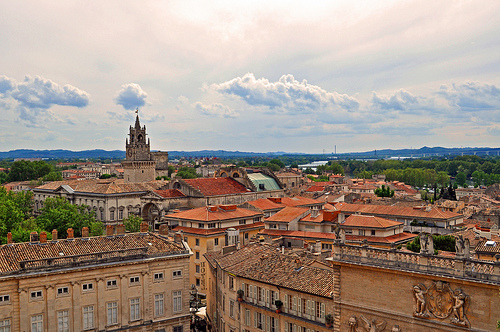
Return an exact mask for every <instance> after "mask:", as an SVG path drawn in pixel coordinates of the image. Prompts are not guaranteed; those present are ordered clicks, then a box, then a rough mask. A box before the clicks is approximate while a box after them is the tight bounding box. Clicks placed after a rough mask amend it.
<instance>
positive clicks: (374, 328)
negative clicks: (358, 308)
mask: <svg viewBox="0 0 500 332" xmlns="http://www.w3.org/2000/svg"><path fill="white" fill-rule="evenodd" d="M360 318H361V320H362V321H363V323H364V324H363V327H364V329H365V330H366V332H381V331H383V330H385V326H386V325H387V322H386V321H382V322H380V323H377V322H376V321H375V319H372V320H371V321H369V320H368V319H366V317H365V316H363V315H361V316H360Z"/></svg>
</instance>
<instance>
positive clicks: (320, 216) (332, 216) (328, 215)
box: [300, 210, 340, 223]
mask: <svg viewBox="0 0 500 332" xmlns="http://www.w3.org/2000/svg"><path fill="white" fill-rule="evenodd" d="M339 213H340V212H339V211H330V210H321V211H317V216H316V217H313V216H314V214H313V213H309V214H308V215H307V216H305V217H304V218H302V219H300V221H303V222H313V223H322V222H337V220H338V215H339Z"/></svg>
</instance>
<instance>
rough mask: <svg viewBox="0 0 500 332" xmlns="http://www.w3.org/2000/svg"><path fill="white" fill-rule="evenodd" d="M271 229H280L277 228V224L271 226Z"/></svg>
mask: <svg viewBox="0 0 500 332" xmlns="http://www.w3.org/2000/svg"><path fill="white" fill-rule="evenodd" d="M269 228H270V229H276V228H278V227H277V225H276V224H270V225H269Z"/></svg>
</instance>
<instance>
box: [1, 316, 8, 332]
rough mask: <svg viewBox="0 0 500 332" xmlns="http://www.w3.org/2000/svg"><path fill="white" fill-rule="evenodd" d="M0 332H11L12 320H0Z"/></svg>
mask: <svg viewBox="0 0 500 332" xmlns="http://www.w3.org/2000/svg"><path fill="white" fill-rule="evenodd" d="M0 332H10V319H4V320H0Z"/></svg>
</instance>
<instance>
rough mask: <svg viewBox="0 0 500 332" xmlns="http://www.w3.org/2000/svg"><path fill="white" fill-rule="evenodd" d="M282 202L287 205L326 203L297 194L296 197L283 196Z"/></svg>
mask: <svg viewBox="0 0 500 332" xmlns="http://www.w3.org/2000/svg"><path fill="white" fill-rule="evenodd" d="M281 204H283V205H286V206H307V205H322V204H324V202H322V201H318V200H317V199H312V198H307V197H302V196H295V197H283V198H281Z"/></svg>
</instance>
